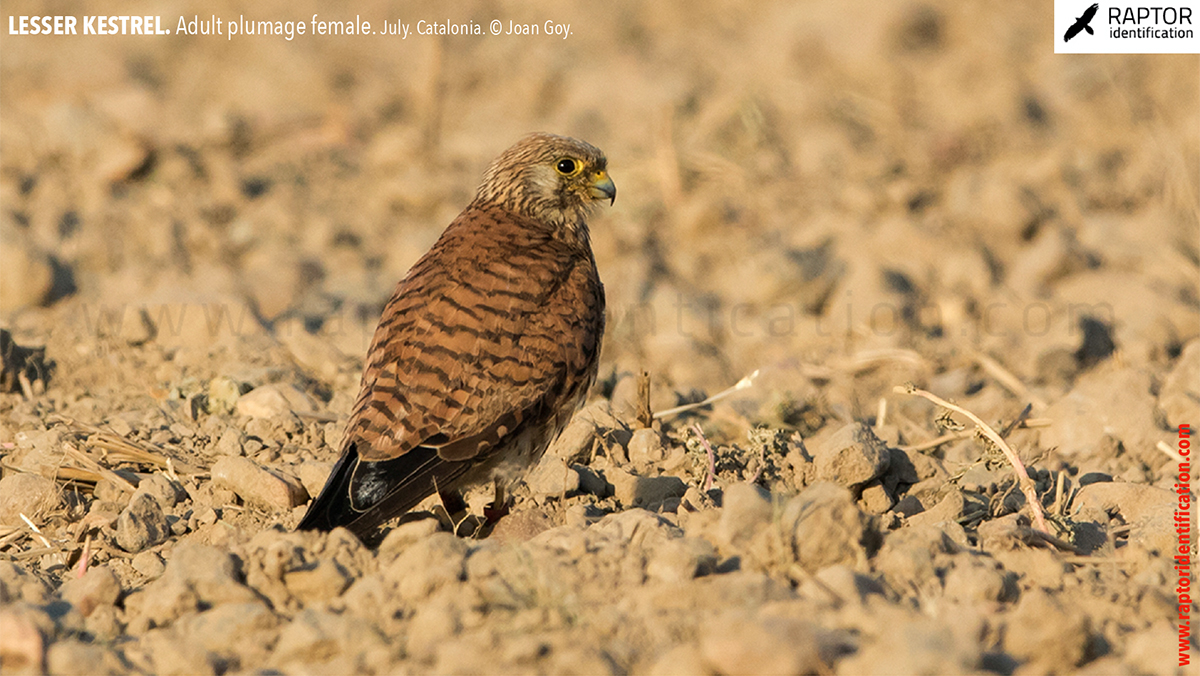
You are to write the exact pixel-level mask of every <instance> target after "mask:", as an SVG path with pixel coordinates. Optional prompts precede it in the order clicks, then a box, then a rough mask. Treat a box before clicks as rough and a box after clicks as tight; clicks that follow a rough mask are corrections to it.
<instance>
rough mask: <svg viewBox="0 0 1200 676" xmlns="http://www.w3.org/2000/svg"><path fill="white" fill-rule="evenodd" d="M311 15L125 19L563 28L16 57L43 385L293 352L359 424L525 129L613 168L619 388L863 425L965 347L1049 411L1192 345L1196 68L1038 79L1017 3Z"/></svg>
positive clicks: (149, 40)
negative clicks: (376, 356)
mask: <svg viewBox="0 0 1200 676" xmlns="http://www.w3.org/2000/svg"><path fill="white" fill-rule="evenodd" d="M329 7H330V6H329V5H327V4H324V3H318V2H260V3H253V4H250V3H246V4H241V3H234V2H207V3H199V2H187V1H171V2H132V3H127V4H126V6H125V7H124V8H123V9H122V10H121V11H122V12H123V13H128V14H148V15H158V16H160V17H161V20H162V25H163V27H165V28H170V29H171V30H172V33H174V31H175V29H176V27H177V24H178V21H179V18H180V17H184V18H185V20H187V21H190V20H192V19H193V18H198V19H200V20H206V19H209V18H211V17H213V16H215V17H219V18H222V19H223V20H224V21H225V22H228V21H230V20H235V19H237V18H238V17H244V18H245V19H248V20H256V21H257V20H269V21H304V22H306V23H307V22H310V21H311V20H312V16H313V15H314V14H318V15H319V17H318V20H326V21H335V20H336V21H351V20H354V19H355V18H356V16H358V17H361V19H362V20H367V21H370V22H371V23H372V25H373V26H375V27H378V26H379V24H380V23H382V22H383V21H387V22H389V23H391V22H395V21H397V20H398V21H401V22H403V23H408V24H410V26H412V27H413V30H415V26H416V23H417V21H419V20H422V19H423V20H425V21H435V22H442V23H445V22H450V23H456V24H462V23H467V22H474V23H477V24H480V25H481V27H482V28H483V30H484V31H485V33H486V32H487V28H488V25H489V23H490V22H491V21H492V20H493V19H500V20H501V21H502V22H503V24H504V25H505V26H506V27H507V25H508V23H509V22H510V21H512V22H516V23H525V24H538V25H539V26H541V25H544V23H545V22H546V21H547V20H549V21H553V22H557V23H559V24H569V27H570V35H569V37H567V39H563V38H562V37H561V36H545V35H541V36H503V35H502V36H491V35H482V36H448V37H436V36H417V35H410V36H409V37H408V39H406V40H401V39H399V38H397V37H394V36H392V37H381V36H377V35H368V36H314V35H311V34H308V35H304V36H297V37H296V38H295V39H294V40H291V41H288V40H286V39H285V38H284V37H277V36H234V37H233V38H232V39H229V38H228V37H227V36H204V35H198V36H186V35H175V34H172V35H170V36H153V37H151V36H82V35H81V36H75V37H45V36H10V35H5V37H4V42H3V45H2V47H0V120H2V124H0V202H2V204H3V208H2V209H0V212H2V213H0V237H2V240H0V241H2V246H0V284H2V287H0V325H3V326H4V327H6V328H8V329H10V330H11V331H13V332H14V334H15V335H16V336H17V338H18V342H21V343H23V344H25V343H29V344H47V345H48V347H49V352H50V356H51V357H53V358H54V359H55V361H56V364H57V366H56V374H55V378H56V379H57V382H58V383H60V386H61V387H64V388H67V389H71V388H75V390H76V391H84V392H90V393H93V394H95V393H96V392H103V391H116V389H119V388H120V387H121V384H122V383H125V384H126V385H131V384H132V385H136V386H137V387H141V388H143V389H145V390H146V391H147V392H150V393H151V394H153V395H154V396H156V397H162V396H165V395H164V394H163V393H164V392H168V391H169V390H171V388H172V387H178V384H179V383H180V382H181V381H182V380H184V379H186V378H187V377H195V378H199V379H202V380H203V379H205V378H208V377H211V376H212V375H213V374H214V373H216V372H220V371H222V369H227V367H226V366H223V364H226V363H237V364H257V365H259V366H260V367H263V368H269V367H270V365H271V364H272V363H273V362H275V361H276V360H277V359H278V358H279V354H283V355H285V356H286V358H290V359H293V360H294V361H295V362H296V363H298V364H299V365H300V366H301V367H302V369H303V370H304V372H305V373H306V374H308V377H310V378H311V382H309V385H308V387H309V388H310V390H312V391H315V392H316V393H317V394H319V395H320V396H321V398H323V399H325V400H326V402H327V403H328V405H329V407H330V408H331V409H333V410H335V411H336V412H337V414H339V415H342V414H344V413H345V409H346V408H348V403H347V402H348V398H349V397H352V396H353V391H354V390H355V388H356V384H357V379H358V372H359V371H358V368H359V364H360V363H361V358H362V355H363V353H364V352H365V349H366V346H367V343H368V341H369V339H370V335H371V332H372V331H373V329H374V326H375V323H376V321H377V318H378V313H379V311H380V309H381V307H382V305H383V303H384V301H386V299H387V298H388V297H389V295H390V294H391V293H392V290H393V288H394V285H395V283H396V282H397V281H398V280H399V279H400V278H401V277H402V276H403V274H404V273H405V271H406V270H407V268H408V267H409V266H410V265H411V264H412V263H413V262H414V261H415V260H416V259H417V257H418V256H420V255H421V254H422V253H423V252H424V251H425V250H426V249H427V248H428V247H429V246H430V245H431V244H432V243H433V242H434V240H435V239H436V238H437V236H438V234H439V233H440V231H441V230H442V228H444V227H445V226H446V225H447V224H448V223H449V222H450V220H451V219H452V218H453V217H454V216H455V215H456V214H457V213H458V212H459V211H460V210H461V209H462V208H463V206H464V205H466V204H467V202H469V201H470V199H471V197H472V195H473V192H474V189H475V187H476V185H477V183H478V181H479V178H480V176H481V173H482V171H483V169H484V168H485V167H486V165H487V163H488V162H489V161H490V160H491V159H492V158H493V157H495V156H496V155H497V154H498V153H499V152H500V151H502V150H503V149H504V148H506V147H507V146H508V145H510V144H511V143H512V142H513V141H514V140H516V139H517V138H519V137H520V136H522V135H523V134H525V133H527V132H529V131H534V130H545V131H551V132H556V133H561V134H568V135H572V136H577V137H580V138H583V139H586V140H588V141H590V142H591V143H593V144H595V145H597V146H599V147H601V148H603V149H604V150H605V151H606V152H607V154H608V156H609V159H610V167H611V173H612V175H613V177H614V179H615V181H616V183H617V186H618V187H619V194H620V199H618V200H617V202H616V205H615V207H614V208H611V209H607V208H606V209H604V210H603V212H602V213H601V214H599V215H598V216H597V217H596V218H595V219H594V221H593V223H592V231H593V243H594V247H595V249H596V256H597V259H598V262H599V265H600V269H601V274H602V277H603V278H604V280H605V282H606V287H607V291H608V298H609V306H610V312H609V333H608V337H607V341H606V343H605V346H604V356H603V365H602V373H603V374H605V375H609V376H610V379H611V376H612V375H613V374H620V373H625V372H633V371H637V370H639V369H643V368H645V369H649V370H651V371H652V373H653V374H654V375H655V377H656V389H655V401H656V405H669V404H674V403H677V402H678V401H682V400H686V399H688V398H689V397H692V398H694V397H696V396H700V395H699V394H697V392H702V393H712V392H714V391H716V390H719V389H721V388H724V387H727V386H729V385H731V384H732V383H734V382H736V381H737V380H738V379H740V378H742V377H743V376H745V375H747V374H748V373H751V372H753V371H754V370H756V369H761V370H762V375H761V376H760V381H759V382H761V383H765V389H763V390H762V391H763V392H779V393H782V394H779V395H778V396H779V397H783V398H784V399H787V398H788V397H792V398H795V397H800V398H803V396H804V392H803V390H804V388H805V387H808V385H805V384H802V383H801V380H803V379H801V378H799V376H804V377H806V378H809V379H811V378H813V377H823V378H826V379H829V378H835V379H836V377H837V375H838V374H839V373H842V372H845V373H848V374H850V375H852V376H856V377H855V378H854V379H853V383H851V384H850V385H848V387H849V388H850V389H849V390H847V392H845V393H844V394H843V395H836V394H831V395H830V396H831V397H832V399H833V400H835V403H836V404H837V405H839V406H842V407H843V408H844V411H845V413H846V414H847V415H851V416H854V415H862V414H863V413H864V412H871V411H874V408H875V405H876V404H875V398H876V397H877V396H878V393H879V392H881V391H885V390H882V389H881V388H883V387H887V388H890V386H891V384H894V383H895V382H902V381H903V380H905V379H914V380H918V381H922V380H923V379H925V378H928V377H930V376H931V375H932V374H934V373H938V372H944V371H947V370H948V369H951V368H952V367H953V366H954V365H955V364H957V363H959V362H963V361H964V360H966V362H969V363H972V364H974V363H976V362H975V361H972V360H973V359H975V357H974V356H977V355H979V354H986V355H990V357H991V358H992V359H994V360H996V361H997V362H998V363H1000V364H1001V365H1003V367H1004V368H1005V369H1006V370H1007V371H1008V372H1010V373H1012V374H1015V376H1016V377H1017V378H1019V379H1020V380H1022V381H1024V382H1026V383H1032V384H1034V385H1036V386H1038V387H1044V388H1048V390H1049V391H1050V392H1051V394H1048V395H1046V396H1054V395H1053V392H1055V391H1057V392H1059V393H1061V392H1063V391H1065V390H1066V389H1067V388H1068V387H1069V386H1070V384H1071V381H1072V378H1073V377H1074V374H1075V373H1077V372H1079V371H1080V370H1082V369H1086V368H1088V367H1089V366H1090V365H1091V364H1092V363H1095V361H1097V360H1100V359H1105V358H1108V357H1109V356H1110V355H1112V354H1114V353H1115V354H1118V355H1119V356H1120V358H1121V359H1122V360H1124V362H1125V363H1128V364H1132V365H1135V366H1139V367H1147V368H1151V369H1158V370H1160V371H1162V370H1165V369H1166V368H1168V367H1169V365H1170V364H1171V362H1172V360H1174V359H1175V358H1176V357H1178V355H1179V354H1180V351H1181V350H1182V348H1183V346H1184V345H1185V344H1186V343H1187V341H1188V340H1189V339H1191V338H1194V337H1195V336H1196V335H1197V333H1198V332H1200V321H1198V318H1197V303H1198V300H1197V299H1198V296H1197V279H1198V276H1197V269H1198V263H1197V261H1198V258H1200V255H1198V247H1197V242H1198V237H1197V234H1198V232H1200V227H1198V220H1197V213H1198V197H1197V186H1198V184H1200V178H1198V173H1200V169H1198V168H1200V138H1198V136H1200V124H1198V122H1200V100H1198V97H1200V94H1198V92H1200V68H1198V65H1200V63H1198V60H1197V57H1196V56H1066V55H1064V56H1056V55H1054V54H1053V53H1052V51H1053V49H1052V36H1051V32H1052V29H1053V27H1052V8H1051V4H1050V3H1046V2H1031V1H1026V2H1010V3H999V4H998V3H985V2H965V3H964V2H940V1H937V0H930V1H922V2H897V3H875V2H837V3H834V2H773V3H768V2H763V3H755V4H754V5H753V6H746V5H745V3H737V2H722V1H720V0H702V1H700V2H668V3H653V4H649V3H640V2H624V1H616V2H606V3H595V2H570V3H564V2H523V3H515V4H514V3H497V2H473V3H472V2H467V3H455V5H454V6H453V7H447V6H446V5H445V4H444V3H436V2H406V3H387V2H363V3H357V4H356V5H355V7H354V8H353V9H350V8H348V7H346V6H337V7H336V8H335V9H330V8H329ZM5 10H6V13H10V14H14V15H17V14H27V15H41V14H73V15H77V16H82V15H86V14H95V13H98V12H101V11H107V10H102V9H101V6H100V5H99V4H89V3H67V2H23V1H19V0H10V2H7V3H5ZM277 352H278V354H277ZM100 357H103V358H100ZM875 362H881V363H883V362H885V363H884V366H885V368H884V369H883V372H881V373H880V375H879V378H878V380H877V381H871V380H870V379H869V378H866V379H864V373H863V365H864V364H870V363H875ZM889 369H890V370H889ZM804 382H805V383H807V382H808V381H807V380H805V381H804ZM610 384H611V383H610ZM948 387H949V386H948ZM135 389H136V387H135ZM950 389H951V390H954V389H955V388H954V387H950ZM958 389H960V390H963V391H969V389H970V388H969V387H967V385H963V386H962V387H961V388H958ZM788 392H791V393H790V394H788ZM78 396H82V395H78ZM332 397H345V398H347V400H346V401H341V400H340V399H338V400H330V398H332ZM761 399H762V400H761V401H759V402H758V404H756V405H761V406H762V407H765V409H763V410H767V413H764V414H763V415H766V416H768V417H769V416H770V415H774V414H772V413H770V411H775V412H776V413H777V414H778V415H779V416H782V418H783V419H784V421H785V422H786V419H787V416H788V415H789V412H788V406H789V404H788V403H787V401H783V402H782V403H781V401H777V400H771V398H770V396H767V395H763V398H761ZM339 402H340V403H339ZM772 407H773V408H772ZM768 409H769V410H768ZM780 411H782V412H780Z"/></svg>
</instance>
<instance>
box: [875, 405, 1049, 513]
mask: <svg viewBox="0 0 1200 676" xmlns="http://www.w3.org/2000/svg"><path fill="white" fill-rule="evenodd" d="M893 391H894V392H896V393H898V394H909V395H914V396H918V397H923V398H925V399H928V400H929V401H931V402H933V403H934V404H937V405H938V406H941V407H942V408H945V409H948V410H951V411H954V412H955V413H961V414H962V415H964V416H966V417H968V418H970V419H971V422H973V423H975V426H976V427H978V428H979V430H980V431H981V432H982V433H983V435H984V436H985V437H987V438H988V439H989V440H990V441H991V442H992V443H993V444H996V447H997V448H999V449H1000V450H1001V451H1003V452H1004V456H1005V457H1006V458H1008V462H1009V464H1011V465H1012V466H1013V471H1014V472H1016V474H1017V483H1019V484H1020V486H1021V492H1022V493H1024V494H1025V501H1026V502H1027V503H1029V509H1030V510H1031V511H1033V520H1034V523H1035V524H1036V525H1037V529H1038V530H1039V531H1041V532H1042V533H1045V534H1046V535H1049V534H1050V530H1049V529H1048V528H1047V527H1046V515H1045V514H1044V512H1043V510H1042V503H1041V501H1040V500H1038V496H1037V489H1036V487H1035V486H1034V483H1033V479H1030V478H1029V472H1027V471H1025V463H1023V462H1021V458H1020V456H1018V455H1017V452H1016V451H1014V450H1013V449H1012V447H1011V446H1009V445H1008V442H1006V441H1005V440H1004V437H1001V436H1000V435H999V434H997V433H996V430H994V429H992V428H991V426H990V425H988V424H987V423H985V422H983V419H981V418H980V417H979V416H977V415H975V414H974V413H972V412H970V411H968V410H967V409H965V408H963V407H961V406H956V405H954V404H951V403H950V402H948V401H946V400H945V399H942V398H941V397H939V396H937V395H936V394H933V393H932V392H926V391H925V390H922V389H918V388H917V387H914V386H912V385H907V386H896V387H895V388H893Z"/></svg>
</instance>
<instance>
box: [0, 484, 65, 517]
mask: <svg viewBox="0 0 1200 676" xmlns="http://www.w3.org/2000/svg"><path fill="white" fill-rule="evenodd" d="M61 502H62V498H61V495H60V493H59V490H58V485H57V484H55V483H54V482H53V481H52V480H50V479H47V478H46V477H43V476H38V475H37V474H25V473H16V472H14V473H12V474H9V475H8V476H6V477H4V478H3V479H0V523H2V524H5V525H8V526H15V525H22V526H23V525H24V522H23V521H22V520H21V515H22V514H24V515H25V516H26V517H28V518H29V520H30V521H33V522H34V523H38V524H40V523H42V521H43V519H44V518H45V517H46V516H47V515H49V514H50V513H51V512H53V511H54V510H55V509H57V508H58V506H59V504H60V503H61Z"/></svg>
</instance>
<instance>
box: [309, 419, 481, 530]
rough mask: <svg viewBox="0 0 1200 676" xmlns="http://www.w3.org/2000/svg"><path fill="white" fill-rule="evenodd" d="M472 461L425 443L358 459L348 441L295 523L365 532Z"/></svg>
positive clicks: (456, 475) (443, 483) (458, 473)
mask: <svg viewBox="0 0 1200 676" xmlns="http://www.w3.org/2000/svg"><path fill="white" fill-rule="evenodd" d="M472 465H473V463H470V462H452V461H447V460H443V459H442V458H440V457H438V454H437V450H436V449H433V448H429V447H425V446H418V447H417V448H414V449H412V450H411V451H409V452H407V453H405V454H404V455H401V456H400V457H398V458H393V459H392V460H383V461H380V462H362V461H360V460H359V457H358V451H357V449H356V448H355V444H354V443H350V444H347V445H346V449H345V451H344V452H343V453H342V457H341V458H339V459H338V461H337V464H335V465H334V466H333V471H332V472H330V473H329V479H328V480H327V481H326V482H325V487H324V488H322V489H321V494H320V495H318V496H317V498H316V499H315V500H313V501H312V504H310V505H309V507H308V512H307V513H306V514H305V515H304V518H303V519H301V520H300V525H298V526H296V529H297V530H323V531H329V530H333V529H334V528H337V527H338V526H342V527H344V528H348V529H349V530H350V531H352V532H353V533H354V534H355V535H357V536H358V537H359V538H364V537H366V536H367V535H368V534H370V533H371V532H372V531H373V530H374V529H375V528H377V527H379V526H381V525H383V524H384V523H386V522H387V521H389V520H391V519H393V518H395V517H397V516H400V515H401V514H404V513H405V512H407V511H408V510H410V509H412V508H413V507H416V506H417V504H418V503H420V502H421V501H422V500H424V499H425V498H427V497H429V496H430V495H432V494H433V493H434V491H436V490H437V489H438V488H439V487H442V488H445V487H449V486H452V485H453V483H454V482H455V480H456V479H458V478H459V477H460V476H461V475H462V474H463V473H464V472H466V471H467V470H468V469H470V467H471V466H472Z"/></svg>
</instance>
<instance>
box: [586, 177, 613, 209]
mask: <svg viewBox="0 0 1200 676" xmlns="http://www.w3.org/2000/svg"><path fill="white" fill-rule="evenodd" d="M588 194H589V195H590V196H591V198H592V199H594V200H603V199H607V200H608V203H609V205H612V204H613V203H615V202H616V201H617V186H616V184H614V183H613V182H612V179H611V178H609V177H608V172H607V171H605V170H603V169H601V170H600V171H597V172H596V173H595V174H594V175H593V176H592V185H591V186H590V188H589V189H588Z"/></svg>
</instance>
